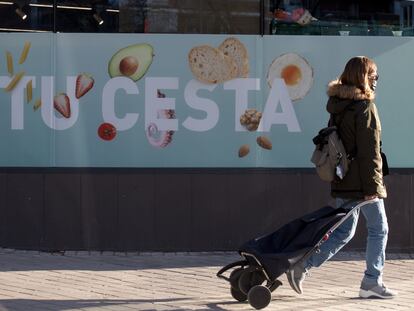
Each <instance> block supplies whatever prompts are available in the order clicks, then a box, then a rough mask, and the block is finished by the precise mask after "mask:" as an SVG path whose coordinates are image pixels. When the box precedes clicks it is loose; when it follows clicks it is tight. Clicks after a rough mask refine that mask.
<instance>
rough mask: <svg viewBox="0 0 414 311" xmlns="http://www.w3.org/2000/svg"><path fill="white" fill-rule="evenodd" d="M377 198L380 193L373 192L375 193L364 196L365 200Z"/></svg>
mask: <svg viewBox="0 0 414 311" xmlns="http://www.w3.org/2000/svg"><path fill="white" fill-rule="evenodd" d="M376 198H378V195H376V194H373V195H366V196H365V197H364V200H365V201H369V200H374V199H376Z"/></svg>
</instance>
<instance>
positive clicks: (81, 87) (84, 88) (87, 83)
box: [76, 73, 95, 99]
mask: <svg viewBox="0 0 414 311" xmlns="http://www.w3.org/2000/svg"><path fill="white" fill-rule="evenodd" d="M94 83H95V80H94V79H93V77H92V76H90V75H88V74H86V73H82V74H80V75H78V76H77V77H76V98H77V99H79V98H81V97H82V96H83V95H85V94H86V93H88V92H89V90H90V89H91V88H92V87H93V84H94Z"/></svg>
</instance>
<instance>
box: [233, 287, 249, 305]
mask: <svg viewBox="0 0 414 311" xmlns="http://www.w3.org/2000/svg"><path fill="white" fill-rule="evenodd" d="M230 293H231V296H232V297H233V298H234V299H236V300H237V301H239V302H244V301H246V300H247V295H246V294H244V293H242V292H241V291H240V290H238V289H235V288H234V287H230Z"/></svg>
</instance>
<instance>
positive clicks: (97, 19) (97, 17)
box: [92, 13, 104, 26]
mask: <svg viewBox="0 0 414 311" xmlns="http://www.w3.org/2000/svg"><path fill="white" fill-rule="evenodd" d="M92 16H93V18H94V19H95V20H96V22H97V23H98V25H99V26H100V25H102V24H103V23H104V20H103V19H102V18H101V17H100V16H99V14H98V13H93V15H92Z"/></svg>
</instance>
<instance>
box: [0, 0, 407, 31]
mask: <svg viewBox="0 0 414 311" xmlns="http://www.w3.org/2000/svg"><path fill="white" fill-rule="evenodd" d="M413 14H414V0H410V1H409V0H378V1H375V0H360V1H355V0H344V1H339V0H337V1H328V0H93V1H80V0H34V1H30V0H19V1H0V31H54V32H103V33H119V32H120V33H143V32H148V33H200V34H274V35H360V36H368V35H381V36H386V35H389V36H393V35H394V36H399V35H403V36H411V35H413V33H414V32H413Z"/></svg>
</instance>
